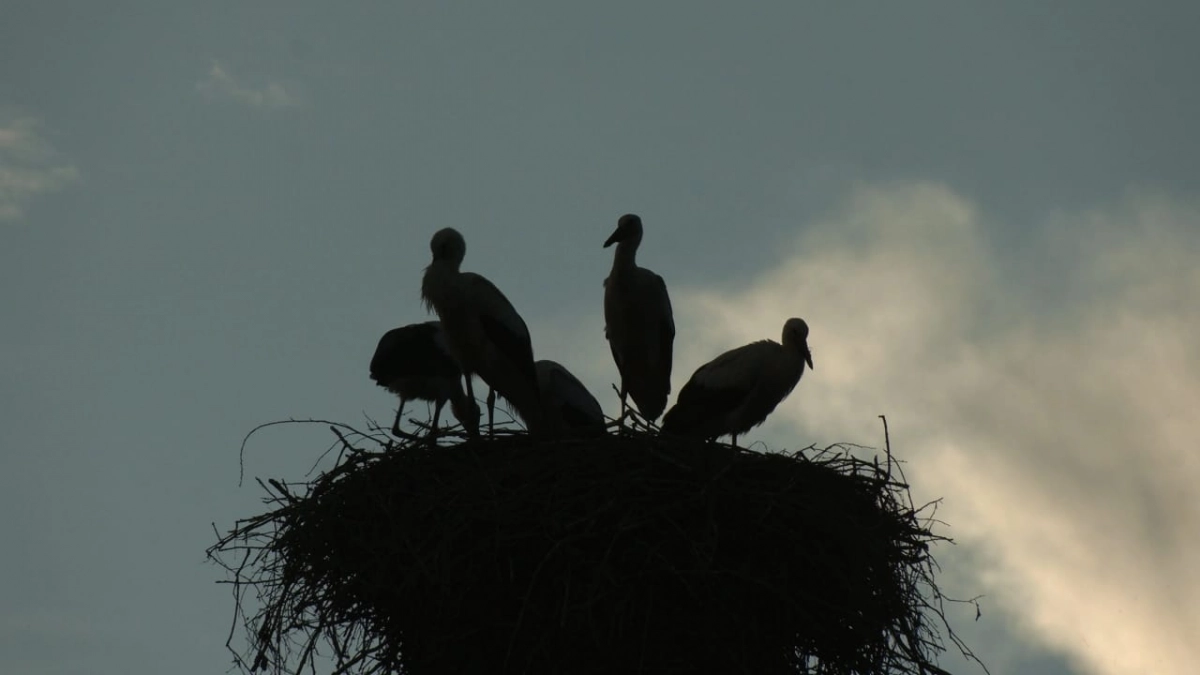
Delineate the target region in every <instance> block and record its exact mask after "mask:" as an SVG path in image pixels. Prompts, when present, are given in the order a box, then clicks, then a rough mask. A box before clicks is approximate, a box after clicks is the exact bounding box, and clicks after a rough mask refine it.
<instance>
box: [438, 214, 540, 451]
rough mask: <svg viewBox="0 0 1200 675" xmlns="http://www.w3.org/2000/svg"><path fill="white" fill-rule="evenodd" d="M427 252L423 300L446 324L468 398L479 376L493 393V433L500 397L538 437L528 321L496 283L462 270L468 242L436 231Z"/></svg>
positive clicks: (490, 403)
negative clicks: (474, 377)
mask: <svg viewBox="0 0 1200 675" xmlns="http://www.w3.org/2000/svg"><path fill="white" fill-rule="evenodd" d="M429 248H430V250H431V251H432V252H433V261H432V262H431V263H430V264H429V266H428V267H426V268H425V276H424V279H422V281H421V298H422V300H424V302H425V306H426V307H427V308H429V309H431V310H433V311H435V312H437V315H438V318H440V319H441V321H442V330H443V331H444V332H445V335H446V342H447V344H448V345H449V346H450V352H451V353H452V354H453V355H454V358H455V360H457V361H458V364H459V366H460V367H461V368H462V372H463V376H464V378H465V380H466V383H467V396H468V397H469V398H474V397H473V394H472V391H471V376H472V375H476V374H477V375H479V377H480V379H482V380H483V381H484V382H486V383H487V384H488V386H490V387H491V391H490V392H488V398H487V406H488V430H489V432H490V431H491V429H492V425H493V415H494V412H495V405H496V394H500V395H501V396H503V397H504V398H505V399H507V401H508V402H509V404H510V405H511V406H512V408H513V410H514V411H515V412H516V413H517V414H518V415H520V417H521V418H522V419H523V420H525V424H526V425H527V426H528V427H529V430H530V431H531V432H537V431H539V430H540V428H541V426H542V415H541V397H540V395H539V393H538V386H537V374H536V372H535V370H534V367H533V346H532V344H531V342H530V340H529V329H528V328H527V327H526V326H525V321H524V320H523V319H522V318H521V315H520V314H518V313H517V310H515V309H513V306H512V304H511V303H510V302H509V301H508V298H506V297H504V294H503V293H501V292H500V289H498V288H496V286H495V285H493V284H492V282H490V281H488V280H487V279H485V278H484V277H482V276H480V275H478V274H474V273H472V272H462V271H460V270H459V267H460V266H461V265H462V261H463V258H464V257H465V256H466V254H467V242H466V240H464V239H463V236H462V235H461V234H459V233H458V231H457V230H455V229H453V228H449V227H447V228H444V229H441V230H438V231H437V232H436V233H435V234H434V235H433V239H431V240H430V242H429Z"/></svg>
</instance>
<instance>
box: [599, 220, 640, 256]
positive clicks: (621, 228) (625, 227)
mask: <svg viewBox="0 0 1200 675" xmlns="http://www.w3.org/2000/svg"><path fill="white" fill-rule="evenodd" d="M622 241H629V242H633V243H634V244H637V243H639V242H641V241H642V219H641V218H639V217H637V216H635V215H634V214H632V213H626V214H625V215H623V216H621V218H620V219H619V220H617V229H616V230H615V231H614V232H613V233H612V235H610V236H609V238H608V240H607V241H605V242H604V248H608V247H609V246H612V245H613V244H616V243H617V242H622Z"/></svg>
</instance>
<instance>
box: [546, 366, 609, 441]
mask: <svg viewBox="0 0 1200 675" xmlns="http://www.w3.org/2000/svg"><path fill="white" fill-rule="evenodd" d="M534 367H535V368H536V369H537V377H538V389H539V390H540V391H541V394H542V404H543V410H544V411H545V413H546V415H547V416H554V417H556V418H558V420H560V422H561V427H562V429H563V431H565V432H568V433H575V434H588V433H600V434H602V433H604V410H603V409H602V408H601V407H600V402H599V401H597V400H596V397H595V396H592V393H591V392H589V391H588V390H587V387H585V386H583V383H582V382H580V381H579V379H578V378H576V377H575V376H574V375H572V374H571V371H569V370H567V369H566V368H564V367H563V366H562V364H560V363H557V362H555V361H550V360H548V359H543V360H541V361H538V362H536V363H535V364H534Z"/></svg>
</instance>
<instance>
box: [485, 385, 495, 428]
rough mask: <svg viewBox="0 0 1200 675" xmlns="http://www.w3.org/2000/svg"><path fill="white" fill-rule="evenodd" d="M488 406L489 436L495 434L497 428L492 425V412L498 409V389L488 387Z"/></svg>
mask: <svg viewBox="0 0 1200 675" xmlns="http://www.w3.org/2000/svg"><path fill="white" fill-rule="evenodd" d="M487 407H488V436H494V435H495V431H496V430H495V428H494V427H493V426H492V414H493V412H494V411H495V409H496V390H495V389H492V388H491V387H489V388H488V397H487Z"/></svg>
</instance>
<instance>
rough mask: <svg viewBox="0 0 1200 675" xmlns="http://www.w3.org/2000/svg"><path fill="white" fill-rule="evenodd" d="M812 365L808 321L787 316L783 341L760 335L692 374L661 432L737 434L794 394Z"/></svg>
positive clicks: (696, 434) (685, 434)
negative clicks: (762, 338)
mask: <svg viewBox="0 0 1200 675" xmlns="http://www.w3.org/2000/svg"><path fill="white" fill-rule="evenodd" d="M805 364H808V367H809V368H810V369H811V368H812V367H813V362H812V352H811V351H810V350H809V348H808V324H807V323H805V322H804V320H803V319H795V318H793V319H788V320H787V322H786V323H784V324H783V344H779V343H778V342H775V341H774V340H759V341H758V342H752V343H750V344H748V345H745V346H742V347H738V348H737V349H731V350H729V351H727V352H725V353H724V354H721V355H720V356H718V357H717V358H715V359H713V360H712V361H709V362H708V363H706V364H704V365H703V366H700V368H699V369H698V370H697V371H696V372H695V373H694V374H693V375H692V377H691V379H690V380H688V382H687V384H685V385H683V389H681V390H680V391H679V399H678V400H677V401H676V402H675V406H674V407H672V408H671V409H670V410H668V411H667V414H666V416H665V417H663V425H662V431H663V433H673V434H677V435H682V436H698V437H701V438H706V439H708V438H718V437H720V436H724V435H726V434H730V435H732V436H733V445H734V447H737V437H738V435H739V434H744V433H746V432H747V431H749V430H750V429H752V428H754V427H756V426H758V425H759V424H762V423H763V420H765V419H766V418H767V415H770V414H771V412H772V411H774V410H775V406H777V405H779V404H780V402H782V401H783V399H785V398H787V396H788V394H790V393H792V389H793V388H795V386H796V383H797V382H799V381H800V376H801V375H803V374H804V365H805Z"/></svg>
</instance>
